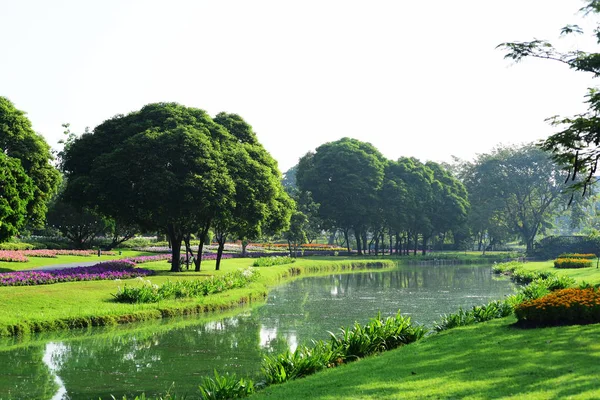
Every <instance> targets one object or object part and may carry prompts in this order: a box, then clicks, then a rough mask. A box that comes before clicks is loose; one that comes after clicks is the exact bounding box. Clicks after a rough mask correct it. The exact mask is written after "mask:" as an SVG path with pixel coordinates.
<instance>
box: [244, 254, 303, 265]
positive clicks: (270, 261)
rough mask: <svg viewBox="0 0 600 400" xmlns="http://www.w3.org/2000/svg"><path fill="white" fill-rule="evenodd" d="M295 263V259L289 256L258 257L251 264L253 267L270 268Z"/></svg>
mask: <svg viewBox="0 0 600 400" xmlns="http://www.w3.org/2000/svg"><path fill="white" fill-rule="evenodd" d="M294 262H296V260H295V259H293V258H292V257H289V256H275V257H260V258H257V259H256V260H254V262H253V263H252V266H253V267H272V266H274V265H284V264H291V263H294Z"/></svg>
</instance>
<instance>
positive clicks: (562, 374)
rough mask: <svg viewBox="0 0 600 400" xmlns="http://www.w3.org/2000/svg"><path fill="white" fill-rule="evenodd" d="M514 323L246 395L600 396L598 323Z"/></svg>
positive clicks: (446, 335)
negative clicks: (536, 325) (527, 325)
mask: <svg viewBox="0 0 600 400" xmlns="http://www.w3.org/2000/svg"><path fill="white" fill-rule="evenodd" d="M515 321H516V319H515V318H514V317H509V318H503V319H500V320H495V321H491V322H486V323H482V324H476V325H472V326H468V327H464V328H456V329H453V330H450V331H445V332H443V333H440V334H438V335H433V336H430V337H427V338H425V339H423V340H421V341H419V342H416V343H413V344H410V345H408V346H405V347H403V348H401V349H398V350H393V351H390V352H387V353H383V354H381V355H379V356H376V357H371V358H366V359H363V360H361V361H359V362H356V363H353V364H348V365H343V366H341V367H338V368H333V369H328V370H326V371H324V372H321V373H318V374H316V375H312V376H309V377H307V378H304V379H300V380H297V381H292V382H289V383H286V384H283V385H275V386H270V387H268V388H267V389H265V390H264V391H261V392H259V393H257V394H256V395H254V396H252V397H251V398H252V399H257V400H259V399H290V398H293V399H304V398H305V399H339V398H344V399H395V398H403V399H423V398H435V399H457V398H461V399H462V398H468V399H489V398H500V397H502V398H514V399H549V398H573V399H594V398H600V388H599V387H598V385H597V382H596V380H597V377H598V374H600V342H599V341H598V338H600V325H599V324H596V325H587V326H568V327H558V328H545V329H531V330H524V329H517V328H514V327H512V326H511V325H512V324H513V323H514V322H515Z"/></svg>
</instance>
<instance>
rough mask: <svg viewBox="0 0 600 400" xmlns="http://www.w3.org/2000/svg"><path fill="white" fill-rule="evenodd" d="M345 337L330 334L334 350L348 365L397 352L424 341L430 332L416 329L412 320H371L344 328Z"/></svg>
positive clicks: (342, 329) (397, 318)
mask: <svg viewBox="0 0 600 400" xmlns="http://www.w3.org/2000/svg"><path fill="white" fill-rule="evenodd" d="M340 331H341V336H340V337H337V336H336V335H335V334H333V333H331V332H330V335H331V339H330V343H331V348H332V350H333V351H335V352H336V353H340V354H341V356H342V358H343V360H344V361H352V360H355V359H359V358H362V357H365V356H369V355H371V354H374V353H377V352H380V351H385V350H391V349H395V348H396V347H400V346H402V345H405V344H408V343H412V342H415V341H417V340H419V339H421V338H422V337H423V336H424V335H425V333H426V332H427V331H426V329H425V328H423V327H422V326H412V324H411V322H410V317H403V316H402V315H400V312H399V311H398V314H396V316H395V317H388V318H386V319H385V320H384V319H381V314H378V315H377V318H374V319H371V320H370V321H369V322H368V323H367V324H366V325H360V324H359V323H355V324H354V326H353V327H352V329H347V328H340Z"/></svg>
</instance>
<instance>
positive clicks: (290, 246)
mask: <svg viewBox="0 0 600 400" xmlns="http://www.w3.org/2000/svg"><path fill="white" fill-rule="evenodd" d="M288 250H289V251H290V257H293V255H292V241H291V240H289V239H288Z"/></svg>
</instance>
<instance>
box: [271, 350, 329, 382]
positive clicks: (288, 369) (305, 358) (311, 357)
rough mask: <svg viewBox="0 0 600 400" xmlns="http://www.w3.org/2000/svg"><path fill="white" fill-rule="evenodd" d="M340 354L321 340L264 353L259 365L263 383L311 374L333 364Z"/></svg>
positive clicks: (283, 380)
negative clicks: (281, 350)
mask: <svg viewBox="0 0 600 400" xmlns="http://www.w3.org/2000/svg"><path fill="white" fill-rule="evenodd" d="M336 360H341V355H340V354H339V353H338V352H336V351H335V350H333V349H332V347H331V346H330V345H328V344H326V343H324V342H322V341H319V342H316V343H314V344H313V346H312V347H307V346H298V348H297V349H296V350H295V351H293V352H292V351H289V350H287V351H286V352H284V353H280V354H275V355H266V356H265V357H264V359H263V363H262V366H261V370H262V373H263V375H264V377H265V384H267V385H273V384H278V383H283V382H287V381H289V380H293V379H298V378H302V377H305V376H308V375H312V374H314V373H315V372H318V371H320V370H322V369H325V368H328V367H331V366H334V365H335V362H336Z"/></svg>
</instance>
